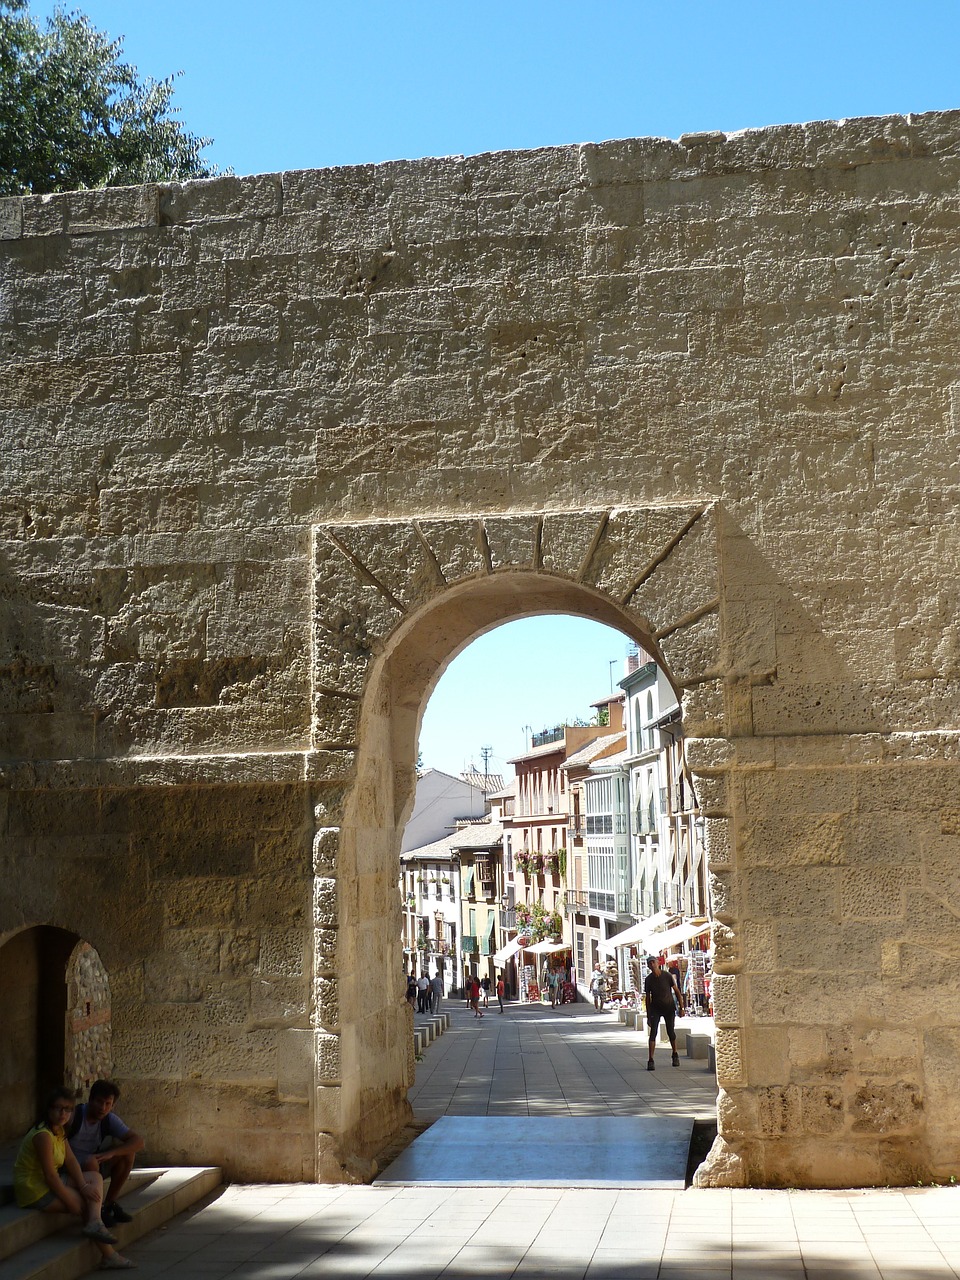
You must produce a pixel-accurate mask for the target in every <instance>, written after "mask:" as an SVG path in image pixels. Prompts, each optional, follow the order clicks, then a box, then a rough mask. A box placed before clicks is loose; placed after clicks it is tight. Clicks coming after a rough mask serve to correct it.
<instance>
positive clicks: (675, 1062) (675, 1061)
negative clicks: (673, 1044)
mask: <svg viewBox="0 0 960 1280" xmlns="http://www.w3.org/2000/svg"><path fill="white" fill-rule="evenodd" d="M673 1065H674V1066H675V1067H679V1065H680V1055H679V1053H675V1054H674V1055H673Z"/></svg>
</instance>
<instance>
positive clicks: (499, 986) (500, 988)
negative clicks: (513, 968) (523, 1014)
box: [497, 973, 503, 1013]
mask: <svg viewBox="0 0 960 1280" xmlns="http://www.w3.org/2000/svg"><path fill="white" fill-rule="evenodd" d="M497 1004H498V1005H499V1006H500V1012H501V1013H503V974H502V973H498V974H497Z"/></svg>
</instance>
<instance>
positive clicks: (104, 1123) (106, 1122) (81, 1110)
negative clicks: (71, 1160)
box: [67, 1102, 111, 1147]
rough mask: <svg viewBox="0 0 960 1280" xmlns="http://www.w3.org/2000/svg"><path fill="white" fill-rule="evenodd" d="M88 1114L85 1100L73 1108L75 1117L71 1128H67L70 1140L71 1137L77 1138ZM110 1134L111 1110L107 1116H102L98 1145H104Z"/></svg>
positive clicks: (71, 1122)
mask: <svg viewBox="0 0 960 1280" xmlns="http://www.w3.org/2000/svg"><path fill="white" fill-rule="evenodd" d="M86 1114H87V1104H86V1103H85V1102H78V1103H77V1105H76V1106H75V1107H74V1109H73V1119H72V1120H71V1121H70V1128H69V1129H68V1130H67V1141H68V1142H69V1141H70V1139H71V1138H75V1137H76V1135H77V1134H78V1133H79V1132H80V1126H81V1125H82V1124H83V1118H84V1116H85V1115H86ZM110 1136H111V1134H110V1112H109V1111H108V1112H107V1114H106V1115H105V1116H101V1118H100V1140H99V1142H98V1143H97V1146H98V1147H99V1146H102V1144H103V1143H104V1142H105V1140H106V1139H107V1138H109V1137H110Z"/></svg>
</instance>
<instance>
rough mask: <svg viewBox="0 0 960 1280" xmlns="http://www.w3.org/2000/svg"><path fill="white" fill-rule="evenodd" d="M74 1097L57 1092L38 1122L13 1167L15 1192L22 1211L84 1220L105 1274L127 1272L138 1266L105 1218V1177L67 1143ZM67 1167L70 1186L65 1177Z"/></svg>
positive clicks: (65, 1090)
mask: <svg viewBox="0 0 960 1280" xmlns="http://www.w3.org/2000/svg"><path fill="white" fill-rule="evenodd" d="M74 1101H75V1099H74V1096H73V1093H72V1092H71V1090H69V1089H57V1090H56V1092H55V1093H53V1094H51V1095H50V1097H49V1098H48V1100H47V1105H46V1107H45V1108H44V1114H43V1119H42V1120H38V1121H37V1123H36V1124H35V1125H34V1126H33V1128H32V1129H31V1130H30V1132H29V1133H28V1134H27V1136H26V1137H25V1138H24V1140H23V1141H22V1142H21V1144H20V1150H19V1151H18V1152H17V1160H16V1164H15V1165H14V1167H13V1188H14V1191H15V1193H16V1197H17V1204H18V1205H19V1206H20V1208H21V1209H39V1210H40V1211H41V1212H42V1213H72V1214H75V1215H76V1216H77V1217H79V1218H82V1219H83V1222H84V1226H83V1234H84V1235H85V1236H87V1237H88V1238H89V1239H90V1240H92V1241H93V1243H94V1244H95V1245H96V1246H97V1248H98V1249H99V1250H100V1252H101V1254H102V1255H103V1262H102V1264H101V1266H102V1269H103V1270H104V1271H127V1270H129V1269H130V1268H131V1267H134V1266H136V1263H133V1262H131V1261H130V1259H129V1258H124V1257H122V1256H121V1254H119V1253H117V1251H116V1250H115V1249H114V1248H112V1246H113V1245H115V1244H116V1242H117V1237H116V1236H113V1235H111V1234H110V1232H109V1231H108V1230H107V1228H106V1227H105V1226H104V1225H103V1223H102V1222H101V1220H100V1205H101V1202H102V1200H103V1178H101V1176H100V1174H99V1173H83V1172H82V1171H81V1169H80V1166H79V1164H78V1163H77V1157H76V1156H75V1155H74V1154H73V1152H72V1151H71V1150H70V1144H69V1143H68V1142H67V1136H66V1126H67V1125H68V1124H69V1123H70V1117H71V1116H72V1115H73V1107H74ZM61 1169H64V1170H65V1171H66V1174H67V1178H68V1179H69V1182H70V1183H72V1184H73V1185H72V1186H70V1185H68V1183H67V1182H65V1181H64V1180H63V1178H62V1177H61V1176H60V1170H61Z"/></svg>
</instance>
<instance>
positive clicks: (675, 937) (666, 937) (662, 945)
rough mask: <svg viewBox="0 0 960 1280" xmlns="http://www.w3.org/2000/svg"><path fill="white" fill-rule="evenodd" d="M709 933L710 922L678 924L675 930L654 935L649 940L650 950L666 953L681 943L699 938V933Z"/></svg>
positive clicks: (667, 930)
mask: <svg viewBox="0 0 960 1280" xmlns="http://www.w3.org/2000/svg"><path fill="white" fill-rule="evenodd" d="M709 932H710V921H709V920H705V921H703V922H702V923H700V924H678V925H677V927H676V928H675V929H666V930H665V931H664V932H663V933H655V934H654V935H653V937H652V938H650V939H649V942H650V950H651V951H656V952H657V953H658V954H659V953H660V952H661V951H668V950H669V949H670V948H671V947H679V945H680V943H681V942H689V941H690V939H691V938H699V937H700V935H701V933H709Z"/></svg>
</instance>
